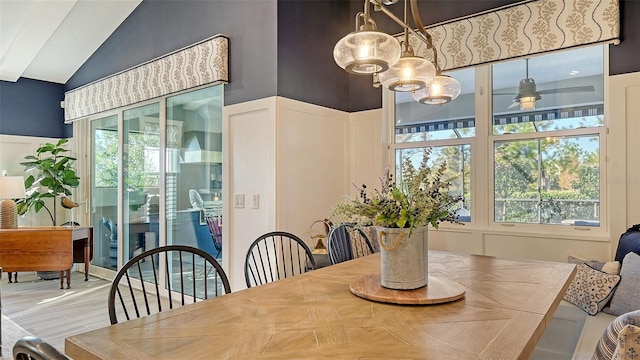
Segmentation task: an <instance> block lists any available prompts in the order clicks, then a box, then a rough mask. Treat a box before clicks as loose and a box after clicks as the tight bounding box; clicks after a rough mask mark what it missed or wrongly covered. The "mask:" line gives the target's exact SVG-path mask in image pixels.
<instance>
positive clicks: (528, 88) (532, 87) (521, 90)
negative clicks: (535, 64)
mask: <svg viewBox="0 0 640 360" xmlns="http://www.w3.org/2000/svg"><path fill="white" fill-rule="evenodd" d="M525 61H526V74H525V75H526V77H525V78H524V79H522V80H520V85H519V86H518V95H516V97H515V99H513V102H514V103H520V111H527V110H534V109H535V108H536V101H538V100H541V99H542V96H540V94H539V93H538V92H537V91H536V81H535V80H533V79H531V78H529V59H525Z"/></svg>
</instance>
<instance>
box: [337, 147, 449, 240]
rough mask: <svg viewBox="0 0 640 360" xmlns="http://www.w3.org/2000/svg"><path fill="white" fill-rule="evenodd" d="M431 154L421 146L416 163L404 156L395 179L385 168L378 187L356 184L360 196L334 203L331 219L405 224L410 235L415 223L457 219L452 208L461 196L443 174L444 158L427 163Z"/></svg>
mask: <svg viewBox="0 0 640 360" xmlns="http://www.w3.org/2000/svg"><path fill="white" fill-rule="evenodd" d="M430 154H431V149H429V148H427V149H424V155H423V159H422V161H421V163H420V165H419V166H418V167H415V166H414V164H413V162H412V161H411V158H410V157H407V158H405V159H404V161H403V162H402V166H401V168H400V170H401V172H400V175H401V176H400V179H399V180H398V181H395V180H394V176H393V174H392V173H391V172H390V171H388V170H387V171H386V172H385V174H384V177H383V178H382V179H381V188H380V189H375V190H373V191H370V190H368V189H367V186H366V185H362V187H357V186H356V188H357V189H358V190H359V196H357V197H351V196H347V197H346V198H345V201H344V202H342V203H339V204H337V205H336V206H334V208H333V210H332V214H331V220H332V222H334V223H340V222H343V221H350V222H354V223H356V224H357V225H359V226H370V225H374V226H381V227H389V228H408V229H410V230H409V236H411V232H412V231H413V229H414V228H415V227H422V226H426V225H428V224H431V225H432V226H433V227H435V228H438V226H439V224H440V222H441V221H450V222H456V218H455V215H454V213H453V210H454V208H455V206H456V205H457V204H458V203H459V202H460V200H461V197H460V196H456V195H453V194H452V193H451V191H450V188H451V183H450V182H449V181H448V180H447V179H446V178H445V176H444V174H445V172H446V171H447V164H446V162H442V163H440V164H439V165H437V166H435V167H433V168H432V167H430V166H428V163H429V156H430Z"/></svg>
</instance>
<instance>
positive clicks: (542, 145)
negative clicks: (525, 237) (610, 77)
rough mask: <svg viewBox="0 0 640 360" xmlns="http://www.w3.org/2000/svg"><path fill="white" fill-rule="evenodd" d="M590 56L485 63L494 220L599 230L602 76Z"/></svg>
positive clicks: (595, 55) (597, 58)
mask: <svg viewBox="0 0 640 360" xmlns="http://www.w3.org/2000/svg"><path fill="white" fill-rule="evenodd" d="M599 48H600V49H601V48H602V47H599ZM597 50H598V47H596V48H595V49H594V48H593V47H591V48H584V49H578V50H571V51H563V52H559V53H554V54H549V55H544V56H540V57H536V58H531V59H520V60H514V61H509V62H504V63H499V64H495V65H493V69H492V73H493V96H492V103H493V119H492V129H491V130H492V134H493V135H492V136H491V139H492V141H493V154H494V159H493V161H494V167H493V169H494V174H493V176H494V178H493V187H494V193H495V197H494V221H496V222H509V223H535V224H571V225H582V226H599V221H600V162H601V161H600V148H601V145H600V139H601V134H600V133H601V131H602V129H603V126H604V116H603V114H604V101H603V87H604V86H603V79H604V76H603V51H602V50H601V51H597ZM532 84H533V87H530V88H527V86H530V85H532ZM516 85H517V86H516ZM527 91H529V92H530V94H527V93H526V92H527ZM532 91H533V92H532ZM528 95H532V96H531V99H526V98H527V96H528ZM523 99H524V100H523ZM533 99H535V100H533ZM529 100H531V103H526V101H529Z"/></svg>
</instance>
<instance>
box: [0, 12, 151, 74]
mask: <svg viewBox="0 0 640 360" xmlns="http://www.w3.org/2000/svg"><path fill="white" fill-rule="evenodd" d="M141 2H142V0H0V80H4V81H12V82H15V81H17V80H18V78H20V77H25V78H30V79H36V80H43V81H49V82H54V83H60V84H64V83H66V82H67V81H68V80H69V78H70V77H71V76H72V75H73V74H74V73H75V72H76V71H77V70H78V68H79V67H80V66H82V64H83V63H84V62H85V61H86V60H87V59H88V58H89V57H90V56H91V54H93V53H94V51H96V49H98V47H100V45H102V43H103V42H104V41H105V40H106V39H107V38H108V37H109V36H110V35H111V33H113V31H114V30H115V29H116V28H117V27H118V26H119V25H120V24H121V23H122V22H123V21H124V20H125V19H126V18H127V16H129V14H131V12H132V11H133V10H134V9H135V8H136V7H137V6H138V5H139V4H140V3H141Z"/></svg>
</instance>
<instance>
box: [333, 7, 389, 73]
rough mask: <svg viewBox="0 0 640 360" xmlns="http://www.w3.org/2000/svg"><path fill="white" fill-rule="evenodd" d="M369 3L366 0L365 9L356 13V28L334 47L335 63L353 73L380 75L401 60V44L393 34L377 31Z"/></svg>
mask: <svg viewBox="0 0 640 360" xmlns="http://www.w3.org/2000/svg"><path fill="white" fill-rule="evenodd" d="M368 2H369V0H366V2H365V7H364V12H359V13H357V14H356V30H355V31H354V32H352V33H349V34H347V35H346V36H345V37H343V38H342V39H340V41H338V43H337V44H336V46H335V47H334V48H333V58H334V60H335V61H336V63H337V64H338V65H339V66H340V67H341V68H343V69H345V70H346V71H347V72H349V73H351V74H357V75H373V74H378V73H381V72H383V71H386V70H387V69H388V68H389V67H390V66H391V65H393V64H395V63H396V62H398V59H400V44H399V43H398V41H397V40H396V39H395V38H394V37H393V36H391V35H389V34H386V33H384V32H382V31H378V29H377V26H376V23H375V21H373V19H371V17H370V16H369V6H368ZM361 21H362V24H360V22H361Z"/></svg>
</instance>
